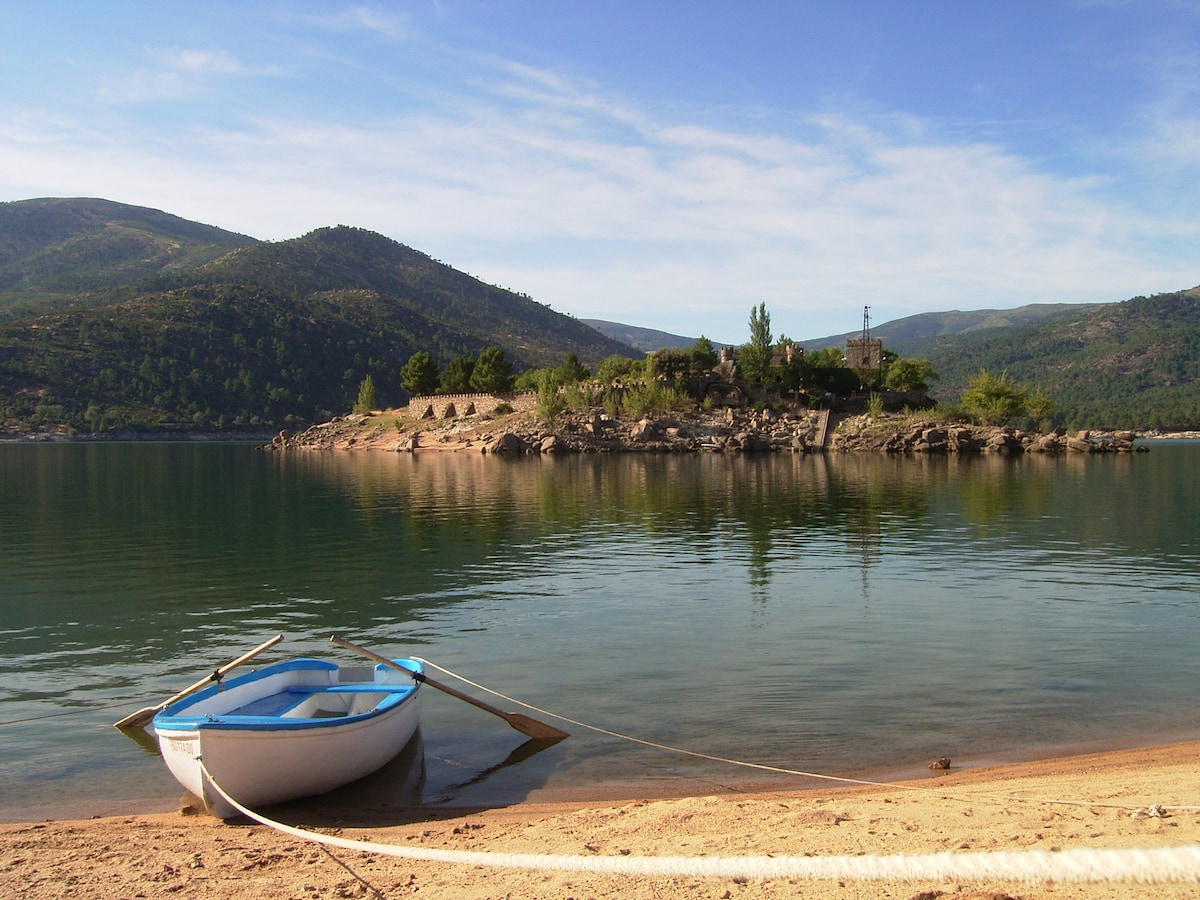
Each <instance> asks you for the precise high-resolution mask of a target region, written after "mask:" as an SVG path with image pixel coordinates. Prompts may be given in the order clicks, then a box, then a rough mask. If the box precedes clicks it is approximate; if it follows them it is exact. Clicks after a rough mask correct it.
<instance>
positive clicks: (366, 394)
mask: <svg viewBox="0 0 1200 900" xmlns="http://www.w3.org/2000/svg"><path fill="white" fill-rule="evenodd" d="M378 408H379V395H378V394H377V393H376V391H375V379H374V378H372V377H371V376H370V375H368V376H367V377H366V378H364V379H363V380H362V382H361V383H360V384H359V386H358V399H357V400H355V401H354V411H355V412H356V413H358V414H360V415H361V414H363V413H369V412H370V411H371V410H373V409H378Z"/></svg>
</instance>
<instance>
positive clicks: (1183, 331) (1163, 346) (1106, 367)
mask: <svg viewBox="0 0 1200 900" xmlns="http://www.w3.org/2000/svg"><path fill="white" fill-rule="evenodd" d="M874 333H875V332H874V330H872V334H874ZM916 349H917V352H916V353H915V354H913V355H917V356H921V357H924V358H928V359H929V360H930V362H931V364H932V365H933V368H934V369H935V370H936V371H937V372H938V374H939V375H940V376H941V377H940V379H939V381H938V382H937V385H936V390H935V396H937V397H939V398H943V399H947V400H949V399H953V398H956V397H958V396H959V395H960V394H961V393H962V391H963V389H964V388H966V387H967V385H968V381H969V379H970V378H971V377H972V376H974V375H976V374H978V373H979V372H980V370H982V369H987V370H988V371H990V372H993V373H996V374H999V373H1000V372H1008V373H1009V375H1011V376H1012V378H1013V379H1014V380H1016V381H1017V382H1019V383H1022V384H1025V385H1027V386H1030V387H1040V388H1041V389H1042V390H1044V391H1045V392H1046V393H1047V394H1048V395H1049V396H1050V397H1051V398H1053V400H1054V401H1055V404H1056V406H1057V408H1058V410H1059V418H1060V421H1061V422H1062V423H1064V424H1066V425H1068V426H1072V427H1080V428H1083V427H1090V428H1128V427H1139V428H1162V429H1181V430H1188V429H1195V428H1196V427H1197V426H1198V425H1200V287H1195V288H1191V289H1190V290H1185V291H1176V292H1173V293H1167V294H1158V295H1155V296H1153V297H1134V298H1133V299H1131V300H1126V301H1124V302H1122V303H1104V304H1098V305H1094V306H1078V307H1071V308H1070V309H1068V310H1065V311H1060V312H1058V313H1056V314H1054V315H1051V316H1047V317H1043V318H1041V319H1038V320H1036V321H1033V322H1030V323H1028V324H1024V325H1015V326H1011V327H1007V328H1003V327H998V328H993V329H989V330H986V331H979V332H977V333H970V334H959V335H945V336H941V337H937V338H934V339H933V340H931V341H929V342H928V343H926V344H924V345H920V346H918V347H917V348H916Z"/></svg>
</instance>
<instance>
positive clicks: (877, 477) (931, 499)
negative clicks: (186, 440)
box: [271, 453, 1154, 600]
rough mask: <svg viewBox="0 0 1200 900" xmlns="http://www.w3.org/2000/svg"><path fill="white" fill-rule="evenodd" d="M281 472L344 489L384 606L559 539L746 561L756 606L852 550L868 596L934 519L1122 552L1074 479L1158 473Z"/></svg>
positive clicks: (905, 461)
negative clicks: (426, 573) (890, 556)
mask: <svg viewBox="0 0 1200 900" xmlns="http://www.w3.org/2000/svg"><path fill="white" fill-rule="evenodd" d="M1151 456H1152V455H1151ZM271 459H272V461H273V463H274V465H276V466H277V467H278V468H279V469H280V471H281V472H286V473H287V475H288V477H289V478H290V479H300V480H305V481H311V480H317V481H320V482H323V483H324V484H325V485H327V486H333V487H334V490H333V491H332V492H330V491H329V490H328V489H326V490H324V491H322V495H321V496H322V503H323V504H324V505H325V506H326V507H327V509H326V510H324V511H323V514H324V515H326V516H327V518H328V519H329V520H330V521H333V520H340V521H342V522H344V523H345V526H346V527H344V528H341V529H340V530H341V532H342V533H343V534H345V535H347V544H348V545H350V546H355V547H356V548H357V549H356V552H359V553H360V554H361V555H362V556H363V557H364V558H370V559H373V560H378V561H381V564H380V565H377V566H376V567H375V568H374V569H372V570H371V572H372V574H373V576H374V577H376V578H377V579H378V581H379V583H380V590H379V595H380V596H383V597H385V598H386V597H388V596H390V595H392V593H393V592H394V587H392V588H391V589H390V590H389V585H394V584H395V583H397V581H398V579H396V578H394V577H393V575H392V573H389V572H388V563H387V562H386V561H387V560H389V559H396V560H397V563H398V564H399V561H400V560H401V559H409V560H411V559H413V558H417V557H421V556H426V557H428V558H429V559H430V560H431V561H436V564H437V566H436V567H437V568H438V569H440V570H443V571H467V570H469V569H471V568H472V567H474V566H478V565H481V564H486V563H487V562H488V561H491V560H495V559H498V558H503V559H505V560H506V561H507V563H508V565H509V566H510V567H512V568H519V567H520V566H521V565H522V564H523V563H524V562H525V559H526V558H534V557H536V558H539V559H540V557H541V556H542V555H543V553H544V549H545V546H546V544H545V540H546V539H547V538H553V539H554V540H555V542H556V543H560V542H561V541H560V539H561V536H563V535H569V534H593V535H594V534H605V533H619V534H620V535H621V536H622V539H631V538H632V539H638V540H642V541H644V542H646V544H647V545H649V546H652V545H654V544H656V543H669V544H674V545H687V546H690V547H692V548H694V553H695V557H696V558H697V559H698V560H699V559H702V560H707V561H719V560H735V559H737V560H741V561H742V564H743V565H744V566H745V571H746V584H747V587H748V593H749V595H750V596H751V597H753V598H756V599H758V600H762V599H765V598H767V597H769V596H770V594H771V582H772V577H773V574H774V572H775V570H776V569H777V568H778V566H777V565H776V562H777V561H778V560H780V559H789V560H794V559H808V558H811V559H812V562H813V564H814V565H821V564H822V558H821V556H819V555H815V554H820V552H821V548H822V546H823V545H824V542H826V541H830V540H832V541H836V542H839V543H840V544H841V545H842V546H843V547H850V548H853V549H854V552H855V555H856V557H857V559H858V561H859V568H860V569H861V570H862V579H863V592H864V595H865V593H866V592H867V579H866V574H867V570H868V569H871V568H874V567H876V566H877V565H878V564H879V561H880V559H881V558H882V555H883V547H884V546H886V545H887V544H888V543H889V540H890V539H891V538H892V537H894V536H897V535H901V536H902V535H903V534H904V532H906V531H908V530H910V529H914V528H915V529H923V528H925V526H926V525H927V524H928V523H929V521H930V519H931V517H935V516H936V517H937V518H939V519H940V520H945V521H949V520H946V517H949V519H950V520H955V521H956V522H957V524H958V525H960V526H961V527H963V528H964V529H969V530H972V531H984V532H987V531H989V530H990V529H991V528H992V527H994V526H995V525H997V524H1001V523H1003V522H1006V521H1010V520H1013V519H1014V518H1016V519H1023V518H1024V517H1025V516H1026V515H1027V514H1028V513H1029V512H1030V511H1033V512H1034V513H1035V515H1041V514H1042V511H1043V510H1045V511H1046V513H1045V514H1046V515H1057V514H1058V513H1059V512H1060V510H1058V509H1057V508H1056V507H1057V506H1058V504H1060V503H1069V504H1071V505H1072V506H1073V507H1076V509H1073V510H1072V513H1073V515H1074V521H1075V527H1080V528H1086V529H1088V530H1089V531H1095V530H1102V529H1109V530H1111V531H1112V532H1113V534H1112V539H1113V541H1114V542H1117V543H1121V542H1123V541H1125V540H1127V539H1129V538H1130V537H1131V535H1129V534H1128V533H1125V530H1124V529H1123V528H1122V526H1121V524H1120V520H1119V518H1118V517H1114V516H1112V515H1111V514H1110V513H1111V508H1109V505H1108V504H1107V503H1106V502H1105V501H1104V500H1103V496H1104V494H1103V493H1102V492H1092V491H1088V492H1086V493H1084V494H1082V495H1080V494H1079V492H1078V490H1077V487H1078V485H1077V484H1075V482H1076V481H1077V480H1078V479H1079V478H1081V477H1086V478H1088V479H1089V481H1090V480H1092V479H1095V478H1097V477H1101V479H1102V480H1104V481H1108V480H1109V479H1108V476H1111V482H1112V488H1113V489H1114V490H1117V491H1122V483H1123V482H1125V481H1129V480H1130V479H1129V476H1130V474H1131V472H1132V473H1135V474H1136V473H1141V472H1142V471H1143V470H1146V471H1147V472H1148V471H1149V470H1150V469H1152V468H1153V462H1154V460H1153V459H1151V458H1149V457H1148V456H1145V455H1143V456H1141V457H1138V458H1136V460H1135V458H1134V456H1133V455H1132V454H1073V455H1052V454H1023V455H1020V456H1009V455H1003V454H994V453H993V454H978V455H977V454H949V455H945V454H912V453H910V454H874V453H871V454H845V453H826V454H779V453H771V454H759V455H751V454H739V455H736V456H735V455H730V454H702V455H693V454H615V455H610V454H604V455H578V454H570V455H563V456H527V457H517V458H493V457H488V456H484V455H482V454H480V455H474V454H433V455H429V456H419V455H413V454H382V453H379V454H361V455H355V454H341V453H331V454H279V455H276V456H273V457H271ZM1089 505H1091V506H1093V507H1095V508H1093V509H1091V510H1090V511H1089V510H1088V509H1086V508H1085V507H1087V506H1089ZM332 507H336V510H335V509H333V508H332ZM1129 508H1130V507H1128V506H1126V509H1127V510H1128V509H1129ZM1039 521H1045V520H1042V519H1039ZM296 524H297V525H298V526H302V525H303V522H302V521H300V522H297V523H296ZM942 527H945V522H943V526H942ZM1022 527H1024V526H1022ZM962 534H963V537H968V536H969V534H968V532H966V531H964V532H962ZM1144 536H1145V535H1134V536H1132V537H1134V538H1135V539H1140V538H1141V537H1144ZM287 543H288V544H289V545H290V544H291V543H292V542H291V541H287ZM406 572H408V570H407V569H406ZM419 575H420V570H418V577H419ZM412 578H413V576H412V574H411V573H409V574H406V575H405V578H404V579H403V581H404V583H408V584H411V583H412ZM368 593H369V592H368Z"/></svg>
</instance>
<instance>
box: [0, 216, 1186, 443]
mask: <svg viewBox="0 0 1200 900" xmlns="http://www.w3.org/2000/svg"><path fill="white" fill-rule="evenodd" d="M604 324H605V327H606V329H607V330H609V333H610V334H612V333H620V334H623V335H625V334H628V335H635V334H637V333H638V332H639V331H640V330H639V329H636V328H632V327H630V326H620V325H618V324H616V323H604ZM614 329H619V330H618V331H614ZM656 333H657V334H660V335H665V333H663V332H656ZM872 334H873V336H876V337H881V338H883V341H884V345H885V347H887V348H888V349H890V350H893V351H896V352H898V353H899V354H900V355H901V356H904V357H911V358H927V359H928V360H930V363H931V366H932V368H933V369H934V370H935V371H936V372H937V373H938V374H939V375H940V380H938V381H936V382H935V383H934V385H933V388H934V395H935V396H936V397H937V398H938V399H940V400H943V401H946V402H947V403H953V402H954V401H955V400H956V399H957V397H958V396H959V395H960V394H961V393H962V391H963V389H964V388H965V387H966V386H967V384H968V380H969V379H971V378H972V377H973V376H975V375H977V374H978V373H980V372H981V371H982V370H985V369H986V370H988V371H990V372H993V373H996V374H999V373H1002V372H1008V373H1009V374H1010V375H1011V376H1012V377H1013V378H1014V379H1015V380H1017V381H1019V382H1021V383H1022V384H1025V385H1027V386H1029V387H1036V388H1040V389H1041V391H1043V392H1044V393H1045V394H1048V395H1049V396H1050V398H1051V399H1052V400H1053V402H1054V404H1055V409H1056V416H1055V421H1057V422H1059V423H1062V424H1065V425H1067V426H1069V427H1081V428H1082V427H1093V428H1167V429H1194V428H1197V427H1200V372H1198V367H1200V288H1194V289H1191V290H1185V291H1180V292H1177V293H1171V294H1163V295H1158V296H1155V297H1137V298H1134V299H1132V300H1129V301H1126V302H1124V303H1108V304H1098V305H1089V306H1058V307H1055V306H1045V305H1032V306H1027V307H1021V308H1018V309H1015V310H1008V311H1004V310H981V311H976V312H964V313H959V312H950V313H928V314H923V315H921V316H912V317H908V318H907V319H905V320H897V322H894V323H883V324H882V325H880V326H878V327H876V328H874V329H873V331H872ZM852 336H857V335H856V334H855V335H852ZM806 343H808V342H806ZM489 347H498V348H499V349H500V350H501V351H502V353H503V354H504V357H505V359H506V361H507V362H508V363H510V364H511V365H512V367H513V369H514V370H515V371H516V372H521V371H523V370H526V369H532V368H543V367H553V366H557V365H558V364H559V363H561V362H563V361H564V359H565V358H566V357H567V356H568V355H569V354H573V355H574V356H575V357H576V358H577V360H578V361H579V362H581V363H582V364H583V365H585V366H589V367H594V366H595V364H596V363H598V362H599V361H600V360H602V359H604V358H606V357H610V356H628V357H638V356H640V353H639V351H637V350H635V349H634V348H633V347H631V346H629V345H628V344H625V343H622V342H621V341H618V340H614V339H612V338H611V337H606V336H605V335H603V334H601V333H600V332H599V331H597V330H595V329H593V328H591V327H589V326H588V325H587V324H585V323H584V322H581V321H579V320H577V319H574V318H571V317H570V316H564V315H561V314H559V313H556V312H554V311H553V310H551V309H550V308H549V307H547V306H545V305H543V304H540V303H537V302H535V301H534V300H533V299H532V298H530V297H528V296H526V295H523V294H519V293H514V292H512V291H508V290H504V289H501V288H498V287H495V286H492V285H488V284H484V283H482V282H480V281H478V280H477V279H475V278H472V277H471V276H469V275H466V274H464V273H463V272H460V271H457V270H455V269H453V268H451V267H450V266H447V265H445V264H443V263H440V262H437V261H436V260H433V259H431V258H430V257H428V256H427V255H425V254H423V253H420V252H419V251H417V250H414V249H412V248H410V247H406V246H404V245H402V244H399V243H397V242H396V241H393V240H391V239H389V238H386V237H384V236H382V235H379V234H376V233H374V232H370V231H365V230H363V229H358V228H350V227H345V226H338V227H335V228H321V229H318V230H316V231H313V232H311V233H309V234H307V235H304V236H303V237H298V238H295V239H292V240H288V241H280V242H275V243H267V242H259V241H256V240H254V239H253V238H249V237H246V236H245V235H239V234H235V233H233V232H229V231H223V230H221V229H218V228H213V227H211V226H207V225H200V224H198V223H195V222H188V221H186V220H184V219H180V218H178V217H176V216H171V215H169V214H167V213H163V212H159V211H157V210H149V209H143V208H140V207H132V206H125V205H123V204H119V203H112V202H109V201H104V200H29V201H21V202H18V203H4V204H0V431H3V432H8V433H12V432H16V431H27V430H46V429H63V428H65V429H75V430H79V431H89V432H90V431H114V430H118V429H133V430H144V431H145V430H150V431H159V430H178V431H246V430H254V431H260V432H261V431H265V430H268V429H274V428H278V427H282V426H285V425H291V426H297V425H301V424H304V423H310V422H314V421H320V420H325V419H328V418H330V417H332V416H334V415H338V414H341V413H344V412H347V411H348V410H349V409H350V408H351V406H352V405H353V404H354V402H355V398H356V396H357V393H358V389H359V386H360V384H361V383H362V381H363V379H365V377H366V376H368V375H369V376H371V378H372V380H373V382H374V385H375V387H376V389H377V391H378V400H379V402H380V403H381V404H384V405H389V404H395V403H397V402H399V401H400V400H402V398H403V392H402V390H401V388H400V383H401V374H400V373H401V369H402V368H403V367H404V365H405V363H406V362H407V361H408V360H409V359H410V357H412V355H413V354H414V353H417V352H419V351H425V352H428V353H429V354H430V355H431V357H432V358H433V360H434V361H435V362H436V363H437V364H438V365H439V366H445V365H447V364H449V363H451V362H459V361H461V360H462V359H463V358H471V357H476V356H478V355H479V354H480V353H481V352H482V351H483V350H485V349H486V348H489Z"/></svg>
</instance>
